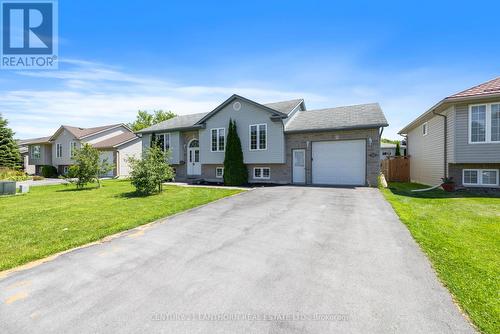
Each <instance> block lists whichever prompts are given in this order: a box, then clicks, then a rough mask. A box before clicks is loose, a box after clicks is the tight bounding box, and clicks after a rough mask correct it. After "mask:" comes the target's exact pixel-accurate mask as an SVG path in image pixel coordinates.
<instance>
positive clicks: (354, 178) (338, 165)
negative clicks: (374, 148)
mask: <svg viewBox="0 0 500 334" xmlns="http://www.w3.org/2000/svg"><path fill="white" fill-rule="evenodd" d="M365 180H366V140H339V141H323V142H313V143H312V183H313V184H333V185H335V184H338V185H364V184H365Z"/></svg>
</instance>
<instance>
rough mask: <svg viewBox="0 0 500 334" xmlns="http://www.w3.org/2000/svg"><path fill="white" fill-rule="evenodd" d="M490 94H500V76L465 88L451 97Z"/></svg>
mask: <svg viewBox="0 0 500 334" xmlns="http://www.w3.org/2000/svg"><path fill="white" fill-rule="evenodd" d="M490 94H500V77H498V78H495V79H493V80H490V81H487V82H485V83H482V84H479V85H477V86H474V87H472V88H469V89H466V90H463V91H461V92H459V93H456V94H453V95H451V96H449V98H455V97H472V96H486V95H490Z"/></svg>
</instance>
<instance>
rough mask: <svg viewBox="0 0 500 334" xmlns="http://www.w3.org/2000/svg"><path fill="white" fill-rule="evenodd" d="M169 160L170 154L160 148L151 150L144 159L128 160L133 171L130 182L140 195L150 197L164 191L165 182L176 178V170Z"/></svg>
mask: <svg viewBox="0 0 500 334" xmlns="http://www.w3.org/2000/svg"><path fill="white" fill-rule="evenodd" d="M167 160H168V153H165V152H163V151H162V150H161V149H160V148H158V147H151V148H149V149H148V150H147V151H146V152H145V154H144V156H143V157H142V159H136V158H134V157H131V158H129V159H128V163H129V165H130V167H131V169H132V171H131V173H130V180H131V183H132V185H133V186H134V187H135V189H136V190H137V192H138V193H140V194H145V195H150V194H152V193H154V192H162V191H163V182H165V181H167V180H170V179H172V178H173V177H174V170H173V168H172V167H171V166H170V165H169V164H168V163H167Z"/></svg>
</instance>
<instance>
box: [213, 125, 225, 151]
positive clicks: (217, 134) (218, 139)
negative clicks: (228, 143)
mask: <svg viewBox="0 0 500 334" xmlns="http://www.w3.org/2000/svg"><path fill="white" fill-rule="evenodd" d="M210 133H211V135H212V148H211V151H212V152H224V145H225V139H226V129H224V128H218V129H212V130H211V131H210Z"/></svg>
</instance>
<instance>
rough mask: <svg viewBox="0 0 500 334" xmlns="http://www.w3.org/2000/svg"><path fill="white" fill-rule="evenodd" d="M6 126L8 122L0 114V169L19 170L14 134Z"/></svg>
mask: <svg viewBox="0 0 500 334" xmlns="http://www.w3.org/2000/svg"><path fill="white" fill-rule="evenodd" d="M7 124H8V121H7V120H6V119H4V118H2V115H1V114H0V167H7V168H19V167H20V165H21V154H20V153H19V147H18V146H17V144H16V141H15V140H14V132H13V131H12V130H11V129H10V128H8V127H7Z"/></svg>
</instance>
